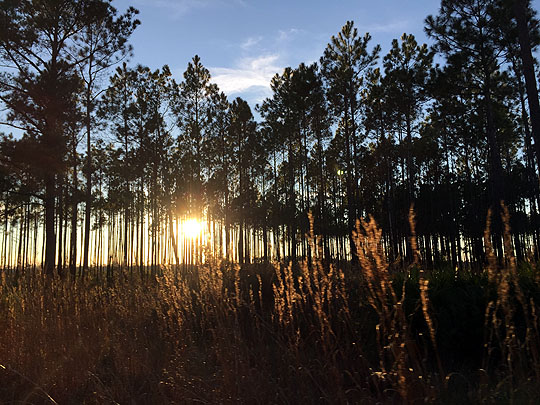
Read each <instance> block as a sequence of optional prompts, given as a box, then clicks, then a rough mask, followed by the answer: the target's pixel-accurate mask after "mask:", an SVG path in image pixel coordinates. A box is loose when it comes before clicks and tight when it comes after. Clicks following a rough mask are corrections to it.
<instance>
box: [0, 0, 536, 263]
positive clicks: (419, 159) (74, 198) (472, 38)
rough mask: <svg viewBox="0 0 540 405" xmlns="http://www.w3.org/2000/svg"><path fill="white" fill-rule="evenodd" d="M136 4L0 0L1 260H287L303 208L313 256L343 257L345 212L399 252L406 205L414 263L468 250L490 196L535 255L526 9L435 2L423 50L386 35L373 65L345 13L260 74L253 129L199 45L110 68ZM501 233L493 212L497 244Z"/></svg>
mask: <svg viewBox="0 0 540 405" xmlns="http://www.w3.org/2000/svg"><path fill="white" fill-rule="evenodd" d="M135 15H136V10H134V9H129V10H128V11H127V12H126V13H125V14H123V15H118V13H117V12H116V10H115V9H114V8H113V7H112V6H111V4H110V1H104V0H77V1H67V0H64V1H62V0H48V1H40V2H37V1H32V0H25V1H18V2H12V1H7V0H4V1H0V20H1V21H0V22H1V24H0V27H2V28H1V31H0V48H1V50H0V52H1V54H0V57H1V58H2V60H3V61H4V62H5V64H6V66H7V67H6V68H5V69H4V71H3V73H2V74H1V76H0V97H1V100H2V102H3V104H4V106H5V107H6V109H7V111H9V113H8V115H7V119H6V122H5V123H7V124H9V125H12V126H15V127H18V128H20V129H22V130H23V131H24V135H23V136H22V137H19V138H14V137H12V136H4V137H3V138H2V142H1V143H0V148H1V149H0V156H1V162H0V170H1V172H2V177H1V182H2V183H1V184H0V188H1V189H0V191H1V193H2V208H3V209H2V211H3V213H2V216H3V221H2V222H3V224H2V227H3V230H4V237H3V240H2V246H1V251H2V255H3V263H4V266H7V265H12V266H13V265H17V266H20V267H24V266H27V265H29V264H34V265H35V264H36V263H39V262H43V264H44V267H45V269H46V271H47V272H49V273H50V272H52V271H53V269H54V267H55V264H56V263H57V264H58V266H57V267H58V269H59V271H60V272H62V271H63V269H64V267H65V266H68V267H69V268H70V269H71V271H72V272H75V270H76V268H77V266H78V264H81V265H82V266H81V267H82V269H86V268H88V266H89V265H90V264H91V263H97V264H102V263H109V265H110V264H111V263H119V264H122V265H125V266H133V265H138V266H139V267H140V268H141V269H142V268H144V267H145V266H148V265H151V266H153V267H154V266H157V265H159V264H161V263H164V262H170V263H180V262H190V261H191V262H195V261H200V260H202V259H203V256H204V255H207V254H209V253H211V254H216V255H220V256H223V257H227V258H229V259H231V260H237V261H239V262H240V263H246V262H250V261H253V260H258V259H264V260H269V259H278V260H279V259H282V258H285V257H288V258H291V259H292V260H293V261H294V260H296V259H297V256H298V255H301V256H304V257H305V256H309V255H311V254H315V252H310V244H309V243H308V241H307V240H306V236H305V235H306V233H308V231H309V226H310V223H309V220H308V218H309V215H310V214H309V213H312V214H311V215H312V217H313V219H314V221H313V222H314V225H315V228H314V231H315V233H316V234H317V235H319V236H320V241H321V246H322V247H323V249H322V254H323V255H324V256H325V258H328V259H331V258H333V259H335V258H337V259H351V260H352V261H353V263H354V262H355V261H356V260H357V258H356V255H355V248H354V230H355V226H356V225H355V222H356V218H358V217H363V216H367V215H372V216H374V217H375V218H376V219H377V221H378V222H379V224H380V225H381V227H382V229H383V234H384V241H385V243H384V247H385V249H386V251H387V253H388V255H389V257H390V258H391V259H392V260H397V259H402V260H403V259H404V258H406V257H407V256H410V254H409V252H408V245H407V236H408V235H409V233H410V230H409V226H408V211H409V207H410V206H411V204H414V205H415V209H416V212H417V234H418V236H419V241H420V247H421V250H422V251H423V253H424V258H425V260H426V264H427V265H429V266H431V265H433V264H434V262H437V261H451V262H452V263H453V264H455V265H462V264H463V263H464V262H467V263H472V262H477V263H480V262H481V261H482V260H483V252H484V249H483V242H482V237H483V229H484V226H485V215H486V213H487V211H488V208H489V207H493V208H494V209H495V211H497V210H498V207H500V204H499V202H500V201H501V200H504V201H505V202H506V204H507V206H508V207H509V208H510V211H511V218H512V219H511V220H512V223H511V225H512V229H513V236H514V245H515V250H516V254H517V255H518V256H519V257H520V258H524V257H526V256H530V255H535V257H536V258H537V257H538V249H539V247H540V241H539V236H540V235H539V234H538V230H539V226H540V223H539V222H538V221H539V219H538V215H539V209H540V194H539V187H538V162H539V161H540V147H539V145H540V140H539V139H538V137H539V136H540V135H539V134H540V132H539V131H540V125H539V124H540V108H539V106H538V92H537V89H536V78H535V73H534V63H533V58H532V50H534V49H535V48H536V46H537V45H538V43H539V41H540V33H539V28H538V22H537V20H536V19H535V17H534V12H533V10H532V9H531V8H530V6H529V4H528V2H526V1H509V0H497V1H487V0H466V1H455V0H443V1H442V2H441V8H440V11H439V14H438V15H437V16H429V17H428V18H427V19H426V22H425V29H426V32H427V34H428V35H429V36H430V37H431V38H432V39H433V40H434V43H435V46H434V47H433V48H428V47H427V46H426V45H419V44H418V43H417V42H416V40H415V38H414V36H412V35H407V34H404V35H403V36H402V37H401V38H400V39H399V40H398V39H396V40H394V41H393V42H392V46H391V49H390V51H389V52H388V54H387V55H385V56H383V57H382V58H381V55H380V54H381V49H380V47H379V46H378V45H376V46H373V45H371V37H370V35H369V34H365V35H364V36H360V35H359V34H358V30H357V29H356V28H355V27H354V24H353V22H352V21H349V22H347V23H346V24H345V26H344V27H343V28H342V30H341V31H340V32H339V34H338V35H336V36H334V37H332V38H331V41H330V43H329V44H328V45H327V47H326V49H325V51H324V54H323V56H322V57H321V59H320V62H319V63H315V64H312V65H305V64H300V65H299V66H298V67H297V68H286V69H285V70H284V71H283V72H282V73H281V74H276V76H275V77H274V78H273V79H272V82H271V88H272V96H271V97H269V98H267V99H266V100H264V102H263V103H262V104H261V105H258V106H256V109H257V111H258V112H259V113H260V116H261V117H262V121H261V122H260V123H257V122H255V120H254V117H253V114H252V110H251V108H250V106H249V105H248V104H247V102H246V101H244V100H242V99H240V98H237V99H235V100H233V101H232V102H230V101H229V100H228V99H227V97H226V95H225V94H223V93H222V92H220V91H219V89H218V87H217V86H216V85H215V84H213V83H212V82H211V77H210V73H209V71H208V70H207V69H206V68H205V67H204V66H203V65H202V63H201V60H200V58H199V57H198V56H195V57H194V58H193V60H192V61H191V62H190V63H189V64H188V67H187V70H186V71H185V73H184V77H183V80H182V81H181V82H180V83H177V82H176V81H175V80H174V79H173V78H172V76H171V73H170V71H169V68H168V67H167V66H164V67H163V68H162V69H159V70H156V71H152V70H150V69H149V68H146V67H142V66H137V67H134V68H132V67H129V66H128V65H127V64H126V63H125V62H123V63H122V59H125V58H126V57H127V56H129V54H130V52H131V49H130V47H129V46H128V45H127V40H128V38H129V36H130V34H131V33H132V31H133V30H134V29H135V28H136V26H137V25H138V21H137V20H136V19H135ZM435 56H437V58H438V60H441V61H444V62H443V63H442V65H439V64H435V63H434V57H435ZM119 63H120V66H118V67H117V68H116V70H115V71H114V72H113V74H112V76H111V77H110V80H109V84H108V86H105V85H104V82H105V81H104V80H103V77H104V74H105V72H108V69H109V68H110V67H112V66H113V65H115V64H119ZM529 117H530V118H529ZM83 151H84V152H83ZM82 207H84V216H81V212H79V211H80V210H81V208H82ZM82 217H84V222H81V218H82ZM496 217H497V216H496ZM188 218H200V219H202V218H204V220H205V221H206V224H207V226H206V230H205V233H204V234H205V236H204V238H205V239H207V240H206V241H201V240H198V241H197V240H188V239H187V238H183V237H182V233H181V232H180V229H181V226H182V223H183V221H185V220H186V219H188ZM500 232H501V224H500V223H499V224H498V223H497V221H496V222H495V226H494V242H495V245H496V246H498V249H499V251H500V253H501V255H502V245H501V243H500V238H499V237H498V234H500ZM200 239H201V238H200ZM203 242H204V243H203ZM203 245H204V246H206V247H205V248H203Z"/></svg>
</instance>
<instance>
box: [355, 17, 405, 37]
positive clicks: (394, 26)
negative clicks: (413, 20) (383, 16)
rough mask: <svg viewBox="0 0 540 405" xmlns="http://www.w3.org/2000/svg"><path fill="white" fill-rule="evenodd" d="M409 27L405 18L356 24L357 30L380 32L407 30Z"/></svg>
mask: <svg viewBox="0 0 540 405" xmlns="http://www.w3.org/2000/svg"><path fill="white" fill-rule="evenodd" d="M408 28H409V22H408V21H406V20H400V21H393V22H389V23H383V24H367V25H361V24H359V25H358V32H359V33H361V32H364V31H365V32H370V33H371V32H381V33H390V34H391V33H394V32H396V31H397V32H401V33H402V31H404V30H407V29H408Z"/></svg>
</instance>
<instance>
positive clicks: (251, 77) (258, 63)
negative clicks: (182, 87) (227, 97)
mask: <svg viewBox="0 0 540 405" xmlns="http://www.w3.org/2000/svg"><path fill="white" fill-rule="evenodd" d="M209 70H210V73H211V74H212V79H213V80H212V81H213V82H215V83H216V84H217V85H218V86H219V88H220V89H221V90H222V91H223V92H225V93H226V94H235V93H243V92H251V91H254V90H261V91H263V93H264V94H266V95H269V94H270V93H271V91H270V81H271V80H272V77H274V75H275V74H276V73H280V72H281V71H282V70H283V66H282V65H281V64H280V63H279V55H277V54H273V55H263V56H258V57H252V58H243V59H241V60H240V61H239V62H238V63H236V66H235V67H233V68H225V67H211V68H209ZM257 92H259V91H257Z"/></svg>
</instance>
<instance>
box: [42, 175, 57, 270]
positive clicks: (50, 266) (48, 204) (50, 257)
mask: <svg viewBox="0 0 540 405" xmlns="http://www.w3.org/2000/svg"><path fill="white" fill-rule="evenodd" d="M54 204H55V181H54V174H51V173H47V174H46V176H45V264H44V270H45V273H46V274H47V275H49V276H52V275H53V272H54V265H55V259H56V257H55V256H56V234H55V229H54V212H55V207H54Z"/></svg>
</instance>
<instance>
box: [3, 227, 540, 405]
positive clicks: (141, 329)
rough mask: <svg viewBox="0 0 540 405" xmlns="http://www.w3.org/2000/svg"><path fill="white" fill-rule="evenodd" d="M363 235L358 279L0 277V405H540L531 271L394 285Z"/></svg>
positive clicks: (329, 274) (411, 274)
mask: <svg viewBox="0 0 540 405" xmlns="http://www.w3.org/2000/svg"><path fill="white" fill-rule="evenodd" d="M360 228H361V230H359V233H358V235H357V246H358V253H359V258H360V263H359V265H358V266H350V265H347V266H346V267H345V268H338V267H337V266H336V265H334V264H332V263H322V262H320V261H317V260H312V261H309V262H304V263H300V264H299V265H298V266H289V265H283V264H282V265H279V264H276V265H263V264H259V265H256V264H253V265H249V266H245V267H244V268H239V267H238V266H236V265H233V264H228V263H223V262H213V261H210V262H208V263H206V264H204V265H201V266H198V267H191V268H185V267H182V268H161V269H160V270H159V271H158V272H157V274H155V275H151V274H150V273H144V274H141V273H139V272H138V271H136V272H129V271H127V270H122V269H116V270H115V271H114V272H113V274H112V276H111V277H105V275H104V274H100V273H98V272H97V271H91V272H90V273H89V274H88V275H87V277H85V278H84V279H81V278H76V279H70V278H67V279H64V280H60V279H50V278H44V277H43V276H41V275H40V274H33V273H31V272H30V271H26V272H20V273H15V272H10V271H6V272H3V273H1V277H0V403H28V404H30V403H32V404H36V403H44V404H45V403H59V404H69V403H96V404H104V403H122V404H124V403H137V404H139V403H143V404H144V403H156V404H157V403H159V404H162V403H247V404H252V403H290V404H297V403H366V404H368V403H375V402H379V403H422V402H442V403H450V404H452V403H455V404H463V403H471V404H472V403H511V402H513V403H520V404H521V403H534V402H535V399H536V398H539V397H540V357H539V352H538V350H539V348H540V339H539V326H540V325H539V320H538V304H539V302H540V272H539V269H538V268H537V267H536V266H535V265H531V264H528V263H521V264H519V266H518V265H516V263H515V260H514V259H513V257H511V256H510V255H508V256H507V257H506V258H505V259H504V260H502V261H500V262H498V261H497V260H496V259H495V258H494V256H492V255H491V254H490V249H489V243H488V260H487V261H488V263H487V265H486V270H485V271H484V272H482V273H474V274H472V273H467V272H456V271H455V269H451V268H444V266H443V267H442V268H440V269H439V270H436V271H433V272H430V273H429V274H428V273H425V272H424V271H423V270H422V266H421V263H420V262H419V261H418V260H415V262H413V263H411V265H410V266H409V267H408V268H405V269H402V270H401V271H390V269H389V267H388V265H387V261H386V258H385V257H384V254H383V252H382V247H381V244H380V232H379V231H378V230H377V228H376V226H375V224H374V223H364V224H363V226H361V227H360ZM412 242H413V246H414V238H413V239H412ZM312 243H313V246H312V248H313V251H315V250H317V242H316V241H313V242H312ZM506 243H509V240H507V241H506ZM508 251H510V250H508ZM417 259H419V258H417Z"/></svg>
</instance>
